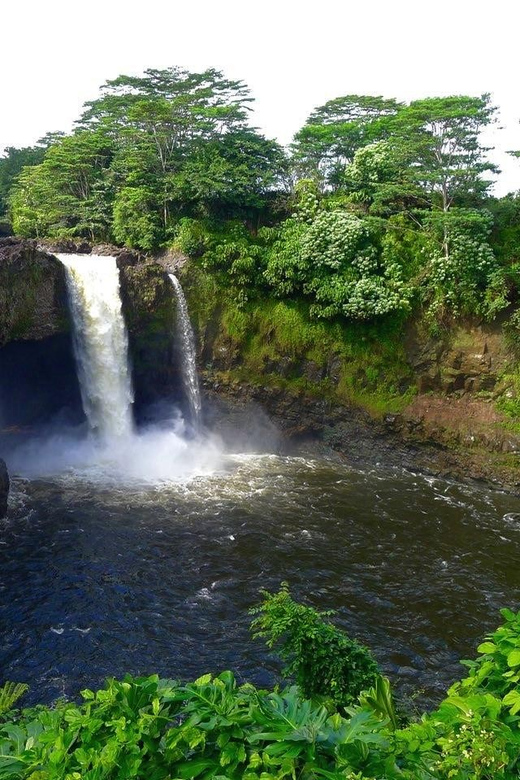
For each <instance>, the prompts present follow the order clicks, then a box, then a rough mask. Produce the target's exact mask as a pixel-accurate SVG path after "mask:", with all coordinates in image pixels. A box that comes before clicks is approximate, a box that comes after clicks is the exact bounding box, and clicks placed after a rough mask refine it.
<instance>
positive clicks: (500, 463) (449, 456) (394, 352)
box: [0, 239, 520, 489]
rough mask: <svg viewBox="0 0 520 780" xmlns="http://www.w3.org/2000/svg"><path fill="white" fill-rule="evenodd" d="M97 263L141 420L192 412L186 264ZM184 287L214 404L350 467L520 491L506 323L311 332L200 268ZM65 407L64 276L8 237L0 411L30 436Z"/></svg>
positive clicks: (68, 351) (288, 306)
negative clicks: (175, 410)
mask: <svg viewBox="0 0 520 780" xmlns="http://www.w3.org/2000/svg"><path fill="white" fill-rule="evenodd" d="M46 248H48V250H49V251H50V250H52V251H64V250H68V251H73V252H78V251H87V250H89V249H91V248H90V247H88V246H83V245H82V246H78V245H76V244H70V245H69V243H67V242H66V245H64V244H62V243H61V244H59V245H55V244H53V245H49V246H48V247H46ZM91 251H95V252H96V253H97V254H103V253H104V254H116V255H117V257H118V265H119V269H120V278H121V297H122V306H123V312H124V315H125V320H126V323H127V327H128V332H129V342H130V357H131V361H132V367H133V376H134V385H135V392H136V408H137V411H138V413H139V412H140V410H146V408H147V407H149V406H150V405H151V404H152V405H153V404H154V403H155V402H157V401H160V400H161V399H163V398H168V399H169V400H170V401H171V400H174V401H177V402H180V403H182V399H183V392H182V381H181V377H180V369H179V366H180V360H179V356H178V354H177V355H176V353H175V336H174V334H175V314H176V309H175V297H174V295H173V291H172V286H171V283H170V280H169V279H168V277H167V274H166V269H167V268H169V267H170V265H171V264H172V263H173V260H172V259H171V258H168V257H166V258H165V257H162V258H158V262H155V261H152V260H150V259H145V258H142V257H140V256H138V255H136V254H135V253H132V252H127V251H126V250H117V249H116V248H114V247H94V248H92V249H91ZM174 260H175V262H176V261H177V260H178V258H174ZM170 261H171V262H170ZM180 275H181V280H182V283H183V286H184V289H185V292H186V294H187V298H188V304H189V309H190V316H191V319H192V322H193V325H194V328H195V331H196V334H197V341H198V347H199V369H200V372H201V378H202V381H203V384H204V387H205V390H206V394H207V396H211V397H213V398H214V399H215V405H216V406H217V407H218V403H219V402H220V401H223V402H224V403H225V402H226V399H227V401H229V402H230V403H231V404H232V405H234V406H235V407H236V408H238V407H240V406H242V407H244V405H246V406H247V404H249V403H254V404H256V405H257V406H260V407H262V408H263V409H264V410H265V411H267V413H268V415H269V416H270V418H271V419H272V420H274V421H276V424H277V425H278V426H279V427H280V428H281V429H282V430H283V431H284V432H285V433H286V434H287V435H288V436H289V437H292V438H295V439H298V440H300V441H301V440H302V439H303V440H305V439H307V440H310V439H312V440H314V441H317V442H319V443H320V442H321V444H323V445H324V446H327V447H332V448H333V449H335V450H337V451H339V452H341V453H343V454H344V455H345V456H346V457H347V458H350V459H351V460H355V459H356V458H357V459H358V460H359V458H361V459H362V460H363V459H364V460H365V461H367V460H368V461H370V460H372V461H374V460H378V459H379V458H380V457H381V456H382V453H384V455H383V457H384V460H385V462H388V463H393V464H394V465H399V464H402V465H407V466H409V467H411V468H413V467H418V468H425V469H426V468H427V469H429V470H431V471H439V472H441V473H443V474H453V475H470V476H473V477H475V478H479V479H486V480H491V481H492V480H498V482H500V483H501V484H504V485H507V486H509V487H513V488H514V489H518V488H520V482H519V478H518V458H519V453H520V423H518V421H517V420H516V419H515V409H516V406H515V404H518V402H517V393H518V388H519V387H520V377H519V376H518V373H517V364H518V359H517V357H516V356H515V354H514V350H513V347H512V346H511V344H510V343H509V342H508V341H507V339H506V338H505V337H504V332H503V328H502V325H501V324H500V323H498V324H493V325H485V324H482V323H477V322H466V323H463V324H462V323H460V322H459V323H458V324H456V325H454V326H453V327H452V328H451V329H447V330H444V331H443V332H442V333H441V335H438V336H436V337H432V336H431V335H430V334H429V333H428V332H427V330H426V329H425V328H424V326H422V325H421V322H420V321H418V320H415V321H412V322H403V323H397V324H395V323H394V325H393V326H392V327H390V326H389V325H388V323H383V324H382V325H376V326H367V325H363V326H355V325H354V326H348V325H346V326H340V325H338V324H336V325H331V324H327V323H323V322H314V323H313V322H310V321H309V320H308V316H307V314H306V313H305V312H304V311H303V310H302V309H301V307H299V304H297V303H294V302H287V301H286V302H284V301H275V300H267V299H257V300H256V301H251V302H248V303H246V304H245V305H244V304H243V303H242V302H240V303H238V302H236V301H234V300H233V298H232V296H230V294H229V291H228V290H226V289H225V285H223V283H222V281H221V280H220V281H217V280H216V278H215V277H213V276H211V275H210V274H207V273H204V272H202V271H201V270H200V269H197V267H196V266H195V265H193V264H190V263H187V264H186V265H185V266H184V268H183V269H182V270H181V272H180ZM58 388H59V389H58ZM63 408H70V409H72V411H73V412H74V413H75V414H76V418H77V415H78V414H79V413H80V412H81V404H80V400H79V388H78V387H77V377H76V371H75V366H74V360H73V355H72V343H71V337H70V318H69V313H68V307H67V293H66V282H65V274H64V270H63V267H62V265H61V264H60V262H59V261H58V260H57V259H56V258H55V257H53V256H52V255H51V254H49V252H48V251H43V250H42V249H39V248H37V246H36V244H35V242H33V241H18V240H16V239H3V240H0V412H2V411H3V412H4V416H5V412H6V410H7V416H8V417H9V420H10V422H9V424H10V425H17V426H25V425H31V424H32V423H33V421H35V420H39V419H42V418H45V417H49V416H50V415H52V414H53V413H56V412H58V411H60V410H62V409H63ZM78 408H79V412H78ZM512 412H513V413H512ZM2 422H3V425H4V427H5V425H6V422H5V419H4V420H3V421H2V420H0V423H2Z"/></svg>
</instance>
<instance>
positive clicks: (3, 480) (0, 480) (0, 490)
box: [0, 459, 9, 518]
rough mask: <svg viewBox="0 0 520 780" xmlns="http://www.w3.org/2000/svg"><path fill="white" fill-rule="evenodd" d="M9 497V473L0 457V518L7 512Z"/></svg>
mask: <svg viewBox="0 0 520 780" xmlns="http://www.w3.org/2000/svg"><path fill="white" fill-rule="evenodd" d="M8 497H9V474H8V473H7V466H6V465H5V462H4V461H3V460H1V459H0V518H2V517H5V516H6V514H7V499H8Z"/></svg>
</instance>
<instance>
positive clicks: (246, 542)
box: [0, 455, 520, 704]
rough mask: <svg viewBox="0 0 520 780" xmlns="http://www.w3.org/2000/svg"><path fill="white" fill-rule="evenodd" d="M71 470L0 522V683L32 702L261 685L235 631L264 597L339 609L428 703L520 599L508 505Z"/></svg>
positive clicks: (403, 479)
mask: <svg viewBox="0 0 520 780" xmlns="http://www.w3.org/2000/svg"><path fill="white" fill-rule="evenodd" d="M105 477H106V478H105V479H103V478H101V476H100V474H99V473H96V474H95V475H93V474H89V473H88V472H85V473H82V472H78V471H77V470H76V471H71V472H70V473H67V474H66V475H65V476H54V477H46V478H43V477H32V478H31V479H20V478H19V479H16V480H15V484H14V491H13V496H12V499H11V502H12V506H11V512H10V515H9V518H8V519H7V520H6V521H3V522H2V524H1V527H0V562H1V566H0V591H1V595H0V622H1V625H2V647H1V654H0V663H1V671H0V678H3V679H9V680H16V681H25V682H28V683H29V684H30V686H31V689H32V693H31V696H32V700H33V701H36V700H39V701H51V700H53V699H54V698H56V697H57V696H60V695H63V694H65V695H69V696H76V695H77V694H78V692H79V690H81V688H83V687H86V686H88V687H94V686H100V685H102V683H103V680H104V678H106V677H107V676H112V675H114V676H122V675H123V674H124V673H125V672H127V671H128V672H131V673H134V674H137V673H139V674H141V673H152V672H158V673H159V674H160V675H162V676H168V677H174V678H175V677H177V678H183V679H188V678H193V677H195V676H198V675H199V674H201V673H202V672H206V671H218V670H222V669H228V668H231V669H233V670H235V671H236V672H237V673H238V676H239V679H242V680H252V681H254V682H256V683H259V684H269V683H271V682H272V681H273V679H274V677H276V675H277V674H278V672H279V664H278V661H277V660H276V658H274V657H273V656H272V655H270V654H269V653H268V652H267V651H266V649H265V647H264V646H263V645H262V643H261V642H259V641H258V640H253V639H252V638H251V637H250V635H249V631H248V625H249V622H250V617H249V616H248V609H249V608H250V607H251V606H252V605H254V604H255V603H257V602H258V600H259V591H260V589H261V588H262V587H265V588H268V589H277V588H278V586H279V584H280V582H281V581H283V580H287V581H288V582H289V583H290V586H291V588H292V591H293V593H294V595H295V596H296V597H298V598H299V599H301V600H303V601H305V602H306V603H308V604H311V605H314V606H316V607H319V608H320V609H329V608H332V609H335V610H337V612H338V614H337V621H338V623H339V624H340V625H341V626H342V627H344V628H345V629H347V630H348V631H349V633H350V634H351V635H352V636H355V637H356V638H358V639H360V640H361V641H363V642H365V643H366V644H368V645H369V646H370V647H371V648H372V649H373V651H374V653H375V655H376V657H377V659H378V661H379V662H380V663H381V665H382V666H383V668H384V670H385V671H386V672H387V673H388V674H389V675H390V677H391V678H392V680H393V682H394V683H395V685H396V686H397V688H398V690H399V691H400V692H401V694H402V695H403V696H404V697H405V698H409V697H414V696H417V697H418V699H419V702H420V703H421V704H424V703H431V702H434V701H438V700H439V699H440V698H441V697H442V695H443V692H444V691H445V689H446V687H447V686H448V685H449V684H450V683H451V682H452V681H453V680H454V679H456V678H457V677H460V676H461V675H462V673H463V668H462V667H461V666H460V665H459V664H458V660H459V658H461V657H472V656H474V654H475V647H476V645H477V643H478V641H479V640H480V638H481V637H482V636H483V635H484V634H485V633H486V632H487V631H489V630H491V629H493V628H494V627H495V626H496V625H497V624H498V623H499V621H500V615H499V609H500V608H501V607H504V606H508V607H511V608H512V609H518V608H519V607H520V567H519V545H520V514H517V513H520V500H519V499H518V498H515V497H513V496H508V495H505V494H501V493H493V492H489V491H486V490H484V489H479V488H476V487H470V486H465V485H460V484H453V483H449V482H446V481H442V480H440V479H434V478H426V477H424V476H418V475H413V474H409V473H401V472H397V471H394V472H390V471H387V472H385V471H383V470H371V471H364V472H362V471H359V470H352V469H350V468H349V467H348V466H345V465H342V464H338V463H337V462H334V461H328V460H326V459H316V460H313V459H305V458H298V457H282V456H275V455H264V456H253V455H249V456H245V455H244V456H229V457H227V458H226V459H225V461H224V462H223V463H222V464H221V465H220V467H219V468H218V469H217V470H216V472H215V473H213V474H211V473H208V474H207V475H206V476H201V477H197V478H193V479H190V478H184V479H183V480H181V481H179V482H177V483H175V482H171V481H170V482H169V481H167V480H164V479H158V480H156V481H155V482H149V483H144V484H139V482H136V481H132V480H128V481H126V482H125V481H124V480H123V481H121V480H118V479H112V478H109V477H107V476H106V475H105Z"/></svg>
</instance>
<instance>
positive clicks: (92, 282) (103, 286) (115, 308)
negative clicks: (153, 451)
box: [57, 254, 133, 441]
mask: <svg viewBox="0 0 520 780" xmlns="http://www.w3.org/2000/svg"><path fill="white" fill-rule="evenodd" d="M57 257H58V259H59V260H60V261H61V262H62V263H63V265H64V266H65V269H66V274H67V288H68V292H69V299H70V307H71V313H72V318H73V331H74V350H75V356H76V362H77V365H78V376H79V382H80V388H81V398H82V402H83V409H84V411H85V414H86V416H87V420H88V423H89V426H90V429H91V431H93V432H95V433H96V434H97V435H98V436H99V437H100V438H101V439H103V440H105V441H108V440H111V439H115V438H118V439H120V438H122V437H125V436H126V437H128V436H130V435H131V433H132V402H133V391H132V382H131V378H130V371H129V367H128V337H127V333H126V327H125V322H124V319H123V314H122V311H121V298H120V295H119V270H118V268H117V263H116V259H115V257H100V256H97V255H64V254H59V255H57Z"/></svg>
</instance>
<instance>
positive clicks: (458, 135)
mask: <svg viewBox="0 0 520 780" xmlns="http://www.w3.org/2000/svg"><path fill="white" fill-rule="evenodd" d="M495 112H496V108H495V107H494V106H492V105H491V104H490V96H489V95H487V94H485V95H482V96H481V97H469V96H466V95H461V96H451V97H440V98H427V99H425V100H415V101H413V102H412V103H410V105H409V106H408V107H407V108H406V109H405V110H404V111H402V112H401V113H400V114H399V116H398V117H397V118H396V122H395V123H394V132H395V133H396V135H397V136H398V138H399V142H400V145H401V149H402V152H403V155H405V156H406V157H407V158H408V160H409V165H410V167H411V169H412V173H413V175H414V177H415V179H416V181H417V182H418V183H419V184H420V185H421V186H422V187H423V188H424V189H425V191H426V192H427V193H429V195H430V196H431V198H432V205H433V206H434V207H438V208H440V209H441V210H442V211H443V212H447V211H449V210H450V208H451V207H452V205H454V203H456V201H457V199H461V198H464V197H467V196H468V195H473V196H476V197H479V198H481V197H482V196H484V195H485V193H486V192H487V191H488V189H489V187H490V186H491V183H492V182H491V181H489V180H486V179H483V178H482V175H483V174H484V173H486V172H497V171H498V169H497V167H496V165H493V164H492V163H491V162H489V160H487V158H486V154H487V152H489V151H491V149H490V148H488V147H484V146H482V144H481V139H480V135H481V132H482V130H483V129H484V128H485V127H486V126H487V125H489V124H490V123H492V122H494V121H495V119H494V115H495Z"/></svg>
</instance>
